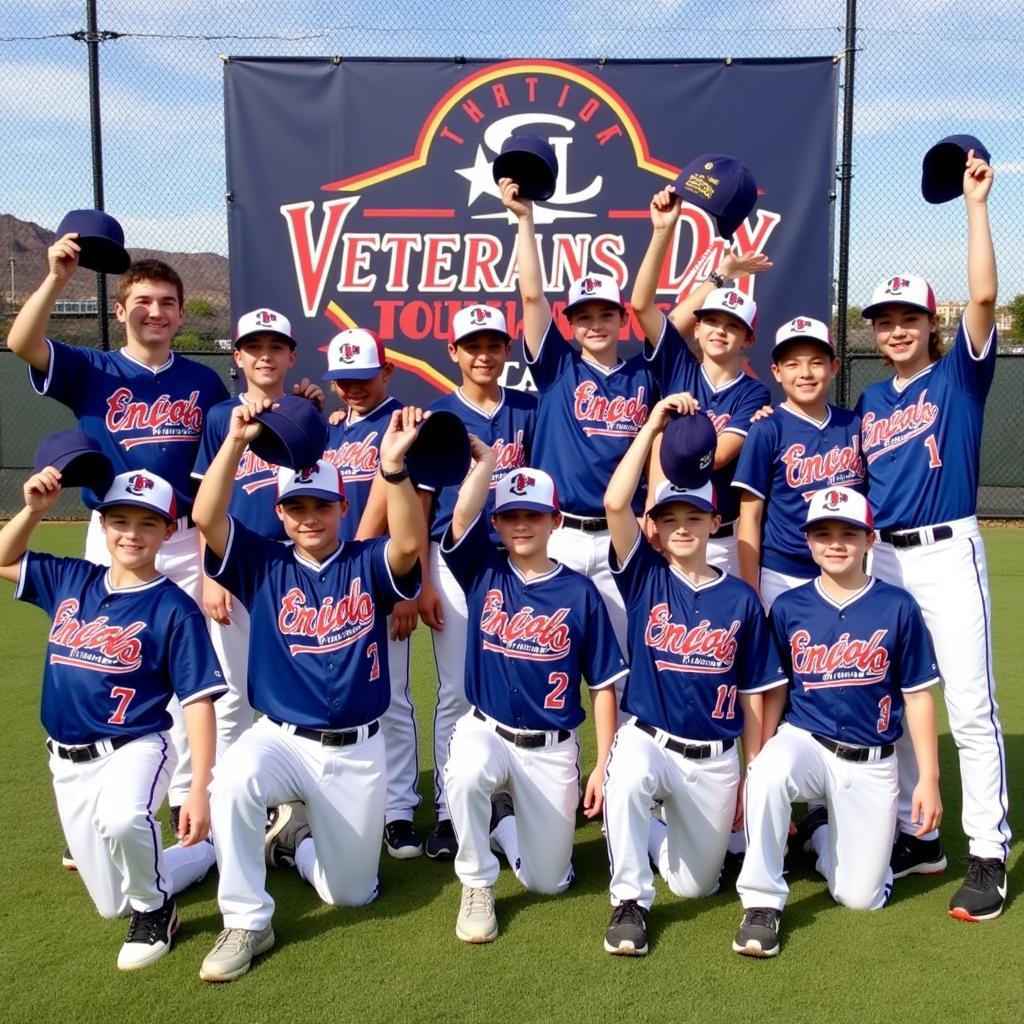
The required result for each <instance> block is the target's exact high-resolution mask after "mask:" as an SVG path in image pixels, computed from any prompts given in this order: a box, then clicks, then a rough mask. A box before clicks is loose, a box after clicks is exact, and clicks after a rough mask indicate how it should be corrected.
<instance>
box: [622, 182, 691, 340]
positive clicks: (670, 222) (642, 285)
mask: <svg viewBox="0 0 1024 1024" xmlns="http://www.w3.org/2000/svg"><path fill="white" fill-rule="evenodd" d="M680 206H681V203H680V201H679V197H678V196H677V195H676V190H675V187H674V186H673V185H668V186H666V187H665V188H663V189H662V190H661V191H660V192H655V193H654V198H653V199H652V200H651V207H650V211H651V241H650V243H649V244H648V246H647V252H646V253H644V258H643V262H642V263H641V264H640V268H639V269H638V270H637V272H636V278H635V280H634V281H633V294H632V296H631V297H630V300H629V301H630V305H631V306H632V307H633V313H634V314H635V316H636V319H637V323H639V324H640V329H641V330H642V331H643V332H644V337H645V338H646V339H647V340H648V341H649V342H650V343H651V344H652V345H655V344H657V342H658V338H659V337H660V336H661V328H662V323H663V321H662V314H661V310H660V309H658V306H657V302H656V299H657V290H658V278H659V277H660V276H661V265H662V264H663V263H664V262H665V253H666V252H668V247H669V245H670V244H671V243H672V236H673V235H674V234H675V230H676V224H677V223H678V221H679V208H680Z"/></svg>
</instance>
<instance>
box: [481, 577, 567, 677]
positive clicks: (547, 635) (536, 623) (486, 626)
mask: <svg viewBox="0 0 1024 1024" xmlns="http://www.w3.org/2000/svg"><path fill="white" fill-rule="evenodd" d="M504 604H505V598H504V595H503V594H502V592H501V591H500V590H488V591H487V594H486V595H485V596H484V607H483V611H482V613H481V615H480V631H481V632H482V633H486V634H487V636H493V637H496V638H497V639H498V640H500V641H501V643H502V645H503V646H501V647H499V646H497V645H494V644H488V643H487V642H486V641H484V647H485V649H487V650H490V651H496V652H498V653H501V654H511V655H513V656H518V657H534V658H539V659H542V660H547V659H548V658H560V657H562V656H563V655H565V654H567V653H568V651H569V627H568V626H567V625H566V624H565V620H566V619H567V618H568V616H569V609H568V608H559V609H558V610H557V611H556V612H554V613H553V614H551V615H537V614H535V613H534V610H533V608H531V607H530V606H529V605H526V606H525V607H523V608H522V609H520V610H519V611H517V612H515V613H513V614H512V615H509V614H508V612H506V611H505V610H504ZM516 645H518V647H517V646H516ZM524 647H528V648H529V650H526V649H524Z"/></svg>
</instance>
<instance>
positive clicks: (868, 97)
mask: <svg viewBox="0 0 1024 1024" xmlns="http://www.w3.org/2000/svg"><path fill="white" fill-rule="evenodd" d="M6 11H7V14H8V16H7V18H5V20H4V24H3V27H2V28H0V143H2V145H3V147H4V151H5V153H6V156H7V159H6V160H4V161H2V162H0V196H2V197H3V198H2V199H0V260H2V261H3V262H2V263H0V271H5V272H6V273H4V281H3V288H2V289H0V291H2V295H3V300H4V301H3V305H2V306H0V317H3V318H5V319H4V321H0V335H3V336H5V335H6V322H9V321H7V319H6V318H9V317H10V315H11V313H12V312H13V311H14V310H16V309H17V307H18V305H19V304H20V302H22V301H23V300H24V298H25V297H26V296H27V295H28V294H30V293H31V291H32V290H33V289H34V288H35V286H36V285H37V284H38V282H39V281H40V280H41V279H42V277H43V275H44V273H45V266H46V261H45V249H46V245H47V244H48V243H49V241H50V239H51V237H52V236H51V234H50V233H51V232H52V231H53V229H54V228H55V227H56V225H57V223H58V222H59V220H60V218H61V217H62V216H63V214H64V213H65V212H66V211H67V210H68V209H72V208H75V207H90V206H93V205H94V201H93V184H92V151H91V134H90V119H89V72H88V57H87V51H88V48H89V45H90V41H91V42H93V43H94V44H95V48H96V50H97V52H98V57H99V82H100V99H101V105H100V109H101V117H102V136H101V138H102V149H103V163H104V168H105V176H104V179H105V182H104V183H105V201H106V207H107V208H108V209H110V210H112V211H115V212H116V214H117V217H118V219H119V220H120V221H121V222H122V224H123V225H124V227H125V233H126V235H127V237H128V238H129V239H130V240H131V241H132V244H133V251H134V252H138V249H137V248H134V247H142V248H143V251H144V252H145V253H146V254H157V255H159V254H162V253H170V254H173V255H172V256H171V259H172V261H173V263H174V265H175V266H176V267H177V268H178V269H179V271H180V272H181V273H182V277H183V278H184V281H185V287H186V294H187V312H188V314H189V315H188V319H187V321H186V326H185V329H184V330H183V332H182V334H181V335H180V336H179V340H178V343H177V347H178V348H180V349H183V350H190V351H200V352H210V353H216V352H218V351H220V352H221V353H223V349H224V347H225V345H224V339H227V338H229V337H230V312H229V302H228V271H227V260H226V257H227V221H226V215H225V198H224V192H225V184H224V166H225V165H224V127H223V97H222V62H221V55H224V54H229V55H239V56H240V55H245V56H257V55H276V56H303V55H307V56H309V55H325V54H340V55H348V56H370V57H381V56H396V57H397V56H404V57H446V56H451V57H453V58H455V57H457V56H460V55H462V56H469V57H483V58H509V57H522V56H534V57H550V58H574V57H591V58H594V57H602V56H605V57H611V58H684V59H685V58H698V57H699V58H708V57H722V58H726V57H764V58H778V57H801V56H814V55H826V54H834V55H842V60H843V64H844V67H843V72H844V74H843V90H844V92H845V90H847V89H850V88H852V89H853V97H854V114H853V121H852V159H851V166H850V168H849V171H850V174H851V177H850V180H849V186H850V189H851V192H850V209H851V218H850V234H849V245H848V247H847V248H848V251H847V252H840V251H838V249H839V247H838V246H837V252H836V255H835V260H836V266H835V271H836V274H837V275H838V271H839V267H840V261H842V260H844V259H845V260H846V261H847V263H846V267H847V270H848V279H849V291H848V296H849V298H848V302H847V307H848V308H847V309H845V310H837V311H836V316H837V318H839V317H845V318H846V322H847V324H848V325H849V329H848V353H849V355H850V357H851V358H852V361H851V362H850V364H849V367H850V368H849V374H848V377H847V383H848V391H849V394H850V395H852V396H853V397H854V398H855V397H856V395H857V394H858V393H859V391H860V388H861V387H862V386H863V384H864V383H866V382H867V381H868V380H869V379H875V375H876V374H877V373H880V372H881V369H880V366H879V364H878V361H877V359H874V358H871V357H868V356H867V354H868V353H870V352H871V348H872V345H871V339H870V336H869V332H868V331H867V330H866V329H865V326H864V324H863V322H862V321H861V319H860V317H859V309H860V306H862V305H863V304H864V303H865V302H866V301H867V297H868V295H869V294H870V292H871V289H872V287H873V286H874V284H875V283H876V279H877V278H878V277H879V276H884V275H885V274H887V273H890V272H894V271H910V272H921V273H924V274H925V275H927V276H928V277H929V279H930V280H931V281H932V282H933V284H934V286H935V290H936V294H937V296H938V298H939V301H940V303H941V304H942V305H941V310H942V313H943V316H944V317H945V318H947V320H949V321H951V322H952V323H953V324H955V322H956V318H957V316H958V315H959V310H960V308H962V305H963V303H964V301H965V300H966V255H965V241H966V237H965V234H966V233H965V227H964V218H963V209H962V205H961V204H959V203H949V204H946V205H944V206H937V207H927V206H925V204H924V203H923V200H922V199H921V197H920V191H919V177H920V157H921V155H922V154H923V153H924V151H925V150H926V149H927V148H928V146H929V145H931V144H932V143H933V142H935V141H937V140H938V139H939V138H941V137H942V136H944V135H947V134H950V133H953V132H963V131H967V132H970V133H971V134H975V135H977V136H979V137H980V138H982V139H983V140H984V141H985V143H986V144H987V145H988V147H989V149H990V150H991V152H992V154H993V162H994V164H995V167H996V172H997V179H998V180H997V183H996V187H995V189H994V190H993V195H992V199H991V201H990V209H991V218H992V224H993V233H994V237H995V243H996V252H997V255H998V258H999V265H1000V279H1001V287H1000V295H1001V301H1002V302H1003V303H1004V304H1005V305H1003V306H1001V307H1000V316H999V328H1000V337H1001V349H1002V352H1003V353H1005V354H1008V355H1012V353H1013V352H1015V351H1016V352H1021V353H1024V247H1022V246H1020V244H1019V238H1018V236H1019V229H1020V225H1021V224H1024V62H1022V61H1021V60H1020V53H1021V50H1022V46H1024V6H1022V5H1021V4H1020V3H1019V0H990V2H989V3H987V4H985V5H983V7H979V6H978V5H975V4H968V3H966V2H965V0H908V2H907V3H905V4H900V5H893V4H891V3H883V2H882V0H860V2H859V3H856V4H854V3H842V2H833V0H824V2H822V0H819V2H814V3H812V2H811V0H801V2H799V3H782V4H768V3H766V2H764V0H738V2H736V3H732V4H729V5H727V6H722V5H719V6H717V7H716V6H715V5H699V8H698V5H691V4H686V3H683V2H682V0H620V2H616V3H612V2H610V0H601V2H592V3H587V4H563V3H560V2H556V3H551V2H550V0H545V2H541V0H520V2H519V3H518V4H517V5H516V7H515V11H514V16H513V17H509V12H508V9H507V8H501V7H492V8H488V7H486V6H483V5H479V4H473V3H469V2H467V0H448V2H445V3H441V2H439V0H413V2H407V3H403V4H398V3H393V2H390V3H389V2H388V0H384V2H380V0H378V2H374V3H372V4H371V3H368V2H356V3H353V4H349V5H346V6H345V7H344V8H340V9H339V8H338V7H337V6H336V5H328V4H326V3H320V2H289V0H284V2H281V3H278V4H275V5H272V6H271V5H250V7H249V8H247V9H245V10H244V11H243V10H242V9H240V8H239V7H238V6H237V5H228V4H208V3H204V4H200V3H197V2H195V0H174V2H173V3H172V2H169V0H153V2H151V3H149V4H147V5H145V6H144V7H139V5H137V4H128V3H126V2H124V0H97V3H96V14H97V20H96V29H97V31H96V34H95V35H94V36H90V35H89V33H88V32H86V26H87V4H86V3H85V2H84V0H83V2H82V3H80V4H74V5H72V4H67V3H64V2H58V0H11V2H10V3H9V4H8V5H7V7H6ZM851 18H852V21H851ZM853 25H855V28H856V32H855V34H854V36H853V38H854V40H855V73H854V75H853V79H852V82H851V80H850V75H849V69H850V63H851V62H850V60H849V54H848V52H847V38H848V27H850V26H853ZM840 102H841V103H842V102H843V94H841V95H840ZM708 116H709V117H713V116H714V113H713V111H709V112H708ZM839 124H840V131H841V130H842V118H840V119H839ZM841 141H842V140H841V139H840V140H837V153H840V152H841ZM269 158H272V154H271V155H270V157H269ZM799 163H800V156H799V153H795V154H794V155H793V170H794V174H799V173H800V166H799ZM838 171H839V168H837V172H838ZM837 237H838V234H837ZM776 272H779V273H784V272H785V271H784V268H780V269H779V270H777V271H776ZM76 278H77V280H75V281H74V282H73V286H72V288H71V289H69V291H68V293H67V298H68V299H69V300H71V303H74V302H79V303H88V302H89V300H91V299H93V298H94V297H95V295H96V284H95V280H94V279H90V278H89V276H88V275H84V274H79V275H76ZM1015 299H1016V302H1014V300H1015ZM1015 309H1016V310H1017V316H1016V317H1015V316H1014V310H1015ZM52 333H53V334H54V335H55V336H57V337H66V338H72V339H75V340H77V341H79V342H81V343H85V344H90V343H93V344H94V343H97V342H96V339H98V338H99V336H100V331H99V329H98V324H97V318H96V314H95V312H91V311H90V310H89V308H88V306H86V307H85V308H84V309H83V308H82V307H81V306H78V307H75V306H73V305H71V304H70V303H69V306H68V307H67V308H66V309H63V310H62V311H61V315H60V316H57V317H54V323H53V327H52ZM110 336H111V342H112V344H114V345H117V344H119V340H120V339H119V334H118V330H117V325H116V324H111V329H110ZM219 343H221V344H219ZM210 359H211V361H213V362H214V363H215V364H217V365H218V366H219V367H220V368H222V369H223V370H224V372H225V373H226V372H227V369H228V366H229V362H228V359H227V357H226V356H225V355H223V354H221V355H220V356H213V355H211V356H210ZM14 363H15V360H14V359H13V357H10V356H9V355H7V354H6V353H3V354H2V358H0V515H6V514H8V512H9V509H10V508H11V506H12V502H13V503H17V502H18V501H19V500H20V499H19V497H18V490H17V486H16V485H17V484H18V483H19V482H20V479H21V476H22V475H23V469H24V467H25V466H26V465H27V464H28V461H30V458H31V452H32V451H33V450H34V447H35V443H36V441H37V440H38V438H39V437H40V436H42V435H43V434H45V433H46V432H48V431H49V430H53V429H58V428H59V427H60V426H62V425H65V418H64V417H63V413H62V411H61V410H59V408H58V407H57V406H56V404H55V403H52V402H49V401H47V402H40V401H39V400H37V399H35V398H34V396H32V395H31V393H30V392H29V390H28V388H27V384H26V383H25V380H24V378H23V376H22V373H23V371H22V369H21V368H20V367H17V368H15V367H14V366H13V364H14ZM1022 366H1024V361H1022V360H1017V359H1012V358H1010V359H1001V360H1000V366H999V370H998V373H997V386H996V389H995V390H994V392H993V395H992V397H991V399H990V401H989V404H988V411H987V424H986V438H985V453H984V459H983V466H982V476H983V486H982V493H981V512H982V514H986V515H999V516H1024V460H1021V458H1020V454H1019V446H1017V445H1016V442H1015V441H1013V440H1012V439H1010V432H1011V429H1012V424H1013V423H1014V422H1015V420H1016V417H1017V415H1018V406H1019V404H1020V396H1021V394H1022V388H1021V367H1022ZM1004 378H1005V379H1006V381H1005V383H1001V382H1002V381H1003V379H1004ZM12 488H14V489H13V490H12Z"/></svg>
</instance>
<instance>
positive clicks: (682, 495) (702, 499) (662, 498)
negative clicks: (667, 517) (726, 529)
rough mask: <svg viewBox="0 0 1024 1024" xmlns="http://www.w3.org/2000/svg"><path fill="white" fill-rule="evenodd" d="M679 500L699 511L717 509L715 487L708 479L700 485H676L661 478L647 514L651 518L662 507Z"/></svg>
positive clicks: (713, 510)
mask: <svg viewBox="0 0 1024 1024" xmlns="http://www.w3.org/2000/svg"><path fill="white" fill-rule="evenodd" d="M681 501H682V502H686V504H687V505H692V506H693V507H694V508H698V509H700V510H701V512H715V511H717V502H716V501H715V487H714V484H712V483H711V481H710V480H708V481H707V482H706V483H703V484H701V486H700V487H676V485H675V484H674V483H672V481H671V480H662V481H661V483H660V484H658V489H657V490H656V491H655V492H654V504H653V505H652V506H651V507H650V508H649V509H648V510H647V514H648V515H649V516H650V517H651V518H652V519H653V518H654V517H655V516H656V515H657V514H658V513H659V512H660V511H661V510H662V509H664V508H667V507H668V506H669V505H675V504H676V503H677V502H681Z"/></svg>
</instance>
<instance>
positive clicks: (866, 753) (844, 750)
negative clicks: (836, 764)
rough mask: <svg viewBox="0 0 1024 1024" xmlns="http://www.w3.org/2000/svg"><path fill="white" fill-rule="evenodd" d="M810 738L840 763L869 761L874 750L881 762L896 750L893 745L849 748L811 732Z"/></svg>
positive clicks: (844, 744) (847, 745) (845, 744)
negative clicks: (828, 751)
mask: <svg viewBox="0 0 1024 1024" xmlns="http://www.w3.org/2000/svg"><path fill="white" fill-rule="evenodd" d="M811 736H812V737H814V739H816V740H817V741H818V742H819V743H820V744H821V745H822V746H823V747H824V748H825V749H826V750H831V751H832V753H833V754H835V755H836V757H838V758H839V759H840V760H841V761H858V762H860V761H870V760H871V759H872V757H873V752H874V751H875V750H877V751H878V760H879V761H881V760H882V759H883V758H886V757H889V756H890V755H891V754H892V753H893V752H894V751H895V750H896V744H895V743H886V744H885V745H884V746H881V747H851V746H850V745H849V744H848V743H839V742H837V741H836V740H830V739H829V738H828V737H827V736H819V735H818V734H817V733H816V732H812V733H811Z"/></svg>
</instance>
